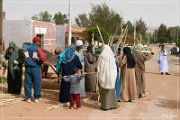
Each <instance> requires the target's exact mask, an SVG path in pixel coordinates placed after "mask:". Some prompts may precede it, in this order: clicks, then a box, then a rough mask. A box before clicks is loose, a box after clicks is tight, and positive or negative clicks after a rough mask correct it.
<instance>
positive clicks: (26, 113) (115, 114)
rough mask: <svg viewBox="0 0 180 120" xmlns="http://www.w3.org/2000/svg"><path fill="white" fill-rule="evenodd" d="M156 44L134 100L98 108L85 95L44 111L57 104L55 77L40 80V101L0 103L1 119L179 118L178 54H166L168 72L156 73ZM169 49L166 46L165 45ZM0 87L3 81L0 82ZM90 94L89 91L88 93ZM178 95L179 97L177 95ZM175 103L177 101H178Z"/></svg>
mask: <svg viewBox="0 0 180 120" xmlns="http://www.w3.org/2000/svg"><path fill="white" fill-rule="evenodd" d="M157 49H158V48H157V46H153V47H152V50H153V51H154V52H155V55H154V57H153V58H152V59H151V60H150V61H148V62H147V63H146V74H145V76H146V97H144V98H142V99H137V100H135V102H133V103H130V102H120V103H119V105H120V108H118V109H115V110H109V111H102V110H100V109H99V105H98V104H96V103H93V102H90V101H87V99H85V100H84V101H82V108H81V109H79V110H75V109H71V110H69V109H66V108H63V107H61V106H60V107H57V108H55V109H52V110H49V111H44V110H45V109H46V108H48V107H52V106H54V105H57V103H56V102H57V101H58V94H59V93H58V92H59V91H58V86H59V84H58V83H57V81H53V82H51V81H49V80H43V83H46V84H43V97H42V101H41V102H40V103H34V102H32V103H26V102H24V101H22V102H20V103H17V104H14V105H10V106H4V107H1V108H0V109H1V115H0V119H2V120H43V119H44V120H54V119H58V120H66V119H78V120H101V119H102V120H135V119H137V120H144V119H149V120H178V118H179V119H180V107H179V105H180V95H179V96H178V92H180V82H179V80H178V77H180V72H179V71H178V70H179V68H180V65H179V64H178V58H177V57H175V56H171V55H169V56H168V61H169V72H170V73H171V75H160V73H159V66H158V63H157ZM168 49H169V48H168ZM1 88H4V89H5V88H6V85H2V84H1ZM49 88H53V89H49ZM88 96H90V95H88ZM178 97H179V98H178ZM178 104H179V105H178Z"/></svg>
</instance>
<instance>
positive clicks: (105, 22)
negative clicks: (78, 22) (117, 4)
mask: <svg viewBox="0 0 180 120" xmlns="http://www.w3.org/2000/svg"><path fill="white" fill-rule="evenodd" d="M89 21H90V25H89V26H90V27H95V26H96V25H98V26H100V27H103V28H104V29H105V30H106V31H107V32H108V33H110V34H114V32H115V30H116V28H117V27H119V28H120V26H121V22H122V18H121V17H120V15H119V14H118V13H116V12H115V11H114V10H112V9H110V8H109V7H108V6H107V4H106V3H103V4H99V5H92V10H91V12H90V13H89ZM119 30H120V29H119Z"/></svg>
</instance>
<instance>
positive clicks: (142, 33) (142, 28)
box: [136, 18, 147, 43]
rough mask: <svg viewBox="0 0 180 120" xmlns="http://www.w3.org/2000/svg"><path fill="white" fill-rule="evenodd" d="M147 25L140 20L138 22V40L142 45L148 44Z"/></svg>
mask: <svg viewBox="0 0 180 120" xmlns="http://www.w3.org/2000/svg"><path fill="white" fill-rule="evenodd" d="M146 30H147V27H146V23H145V22H144V21H143V20H142V18H140V19H139V20H137V21H136V39H137V40H140V39H141V42H142V43H146V42H147V36H146Z"/></svg>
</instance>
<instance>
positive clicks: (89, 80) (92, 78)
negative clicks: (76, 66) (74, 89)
mask: <svg viewBox="0 0 180 120" xmlns="http://www.w3.org/2000/svg"><path fill="white" fill-rule="evenodd" d="M95 68H96V58H95V57H94V56H93V55H92V54H91V53H88V54H87V55H86V57H85V69H84V71H85V72H87V73H89V72H95ZM85 88H86V92H95V91H96V74H87V75H85Z"/></svg>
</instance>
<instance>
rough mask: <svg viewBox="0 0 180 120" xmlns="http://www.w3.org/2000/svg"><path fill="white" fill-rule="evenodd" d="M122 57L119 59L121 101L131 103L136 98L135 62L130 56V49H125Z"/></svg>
mask: <svg viewBox="0 0 180 120" xmlns="http://www.w3.org/2000/svg"><path fill="white" fill-rule="evenodd" d="M123 53H124V55H123V56H122V58H120V62H121V66H122V68H121V99H122V100H123V101H127V102H131V101H132V100H134V99H135V98H136V97H137V90H136V79H135V70H134V68H135V61H134V58H133V56H132V54H131V49H130V48H129V47H125V48H124V49H123Z"/></svg>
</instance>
